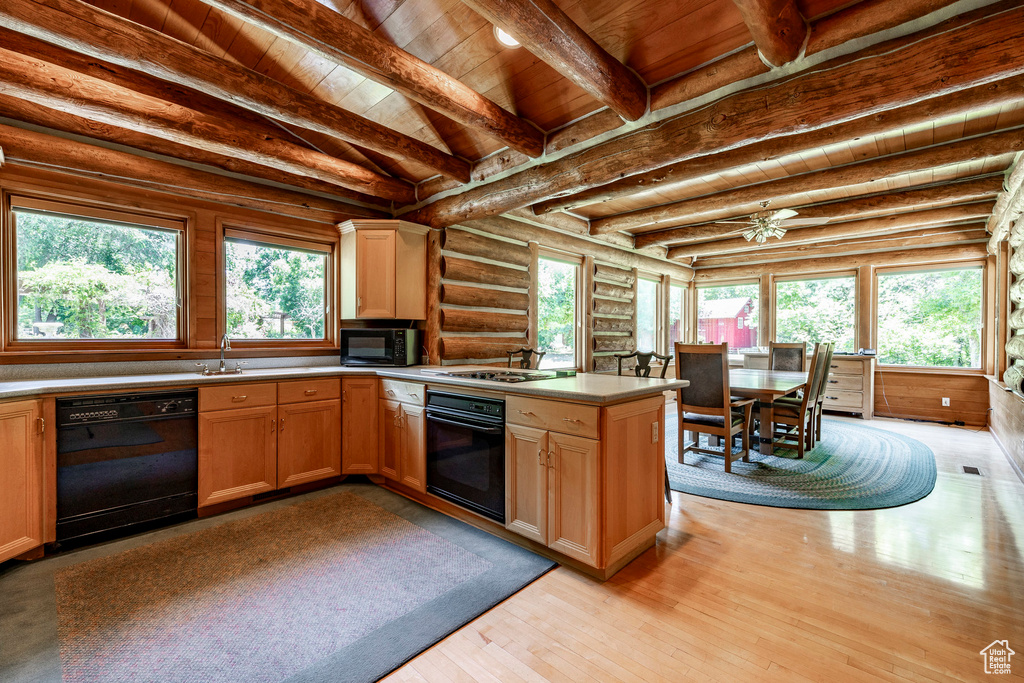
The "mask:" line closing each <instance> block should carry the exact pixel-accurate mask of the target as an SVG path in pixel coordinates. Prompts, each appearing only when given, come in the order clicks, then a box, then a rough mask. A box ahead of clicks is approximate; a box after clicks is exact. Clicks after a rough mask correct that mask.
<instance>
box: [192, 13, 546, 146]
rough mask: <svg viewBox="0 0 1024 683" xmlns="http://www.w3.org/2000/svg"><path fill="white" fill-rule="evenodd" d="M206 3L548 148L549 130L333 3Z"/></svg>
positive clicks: (515, 139) (497, 134)
mask: <svg viewBox="0 0 1024 683" xmlns="http://www.w3.org/2000/svg"><path fill="white" fill-rule="evenodd" d="M202 2H204V3H206V4H207V5H210V6H212V7H216V8H217V9H220V10H222V11H224V12H227V13H228V14H231V15H233V16H235V17H237V18H239V19H241V20H242V21H245V22H247V23H250V24H252V25H254V26H258V27H259V28H261V29H263V30H264V31H267V32H269V33H272V34H273V35H276V36H278V37H280V38H283V39H284V40H288V41H290V42H292V43H295V44H296V45H299V46H300V47H302V48H305V49H306V50H308V51H309V52H312V53H313V54H316V55H319V56H320V57H323V58H324V59H326V60H328V61H331V62H333V63H335V64H340V65H342V66H345V67H347V68H349V69H352V70H353V71H355V72H356V73H358V74H360V75H362V76H364V77H366V78H369V79H370V80H373V81H376V82H378V83H381V84H383V85H386V86H387V87H389V88H391V89H393V90H396V91H398V92H400V93H402V94H403V95H405V96H406V97H408V98H410V99H412V100H414V101H416V102H419V103H420V104H422V105H424V106H426V107H430V108H431V109H433V110H435V111H438V112H440V113H442V114H444V115H445V116H447V117H449V118H451V119H452V120H453V121H457V122H458V123H461V124H463V125H464V126H469V127H471V128H476V129H478V130H480V131H482V132H483V133H485V134H487V135H490V136H491V137H493V138H496V139H498V140H500V141H501V142H503V143H505V144H506V145H508V146H509V147H511V148H512V149H514V150H517V151H519V152H522V153H523V154H526V155H527V156H531V157H539V156H540V155H541V154H543V152H544V133H543V132H541V131H540V130H539V129H537V128H536V127H535V126H534V125H533V124H531V123H530V122H528V121H526V120H525V119H521V118H519V117H518V116H516V115H514V114H511V113H509V112H508V111H506V110H505V109H503V108H501V107H500V106H498V105H497V104H495V103H494V102H492V101H491V100H489V99H487V98H486V97H484V96H483V95H481V94H479V93H477V92H476V91H475V90H473V89H472V88H470V87H469V86H467V85H465V84H463V83H462V82H461V81H459V80H458V79H456V78H453V77H452V76H449V75H448V74H446V73H445V72H443V71H441V70H440V69H438V68H436V67H434V66H432V65H430V64H428V63H427V62H425V61H423V60H422V59H419V58H418V57H415V56H413V55H411V54H409V53H408V52H406V51H405V50H403V49H401V48H399V47H396V46H394V45H392V44H391V43H388V42H386V41H384V40H382V39H380V38H378V37H377V36H376V35H375V34H374V33H373V32H372V31H370V30H368V29H366V28H363V27H362V26H360V25H359V24H357V23H355V22H354V21H352V20H351V19H348V18H346V17H344V16H342V15H341V14H339V13H338V12H336V11H334V10H333V9H331V8H329V7H325V6H324V5H320V4H318V3H315V2H312V3H311V2H301V3H300V2H296V0H202Z"/></svg>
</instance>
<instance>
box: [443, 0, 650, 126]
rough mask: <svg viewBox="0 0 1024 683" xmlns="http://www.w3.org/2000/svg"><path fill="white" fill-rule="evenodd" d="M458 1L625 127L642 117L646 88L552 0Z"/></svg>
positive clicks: (644, 107)
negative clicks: (609, 111) (618, 118)
mask: <svg viewBox="0 0 1024 683" xmlns="http://www.w3.org/2000/svg"><path fill="white" fill-rule="evenodd" d="M462 1H463V2H464V3H465V4H466V5H468V6H469V7H471V8H473V10H474V11H476V12H477V13H478V14H479V15H480V16H482V17H483V18H484V19H486V20H487V21H489V22H491V23H492V24H494V25H495V26H498V27H501V28H502V29H504V30H506V31H508V32H509V33H510V34H512V35H513V36H514V37H515V38H516V40H518V41H519V42H520V43H521V44H522V45H523V47H525V48H526V49H527V50H529V51H530V52H532V53H533V54H535V55H537V56H538V57H540V58H541V59H542V60H544V61H545V62H547V63H548V64H549V65H550V66H551V67H552V68H553V69H554V70H555V71H557V72H558V73H560V74H562V75H563V76H565V77H566V78H568V79H569V80H571V81H572V82H573V83H575V84H576V85H578V86H579V87H581V88H583V90H585V91H586V92H588V93H590V95H592V96H593V97H594V99H596V100H597V101H599V102H603V103H604V104H606V105H607V106H608V107H609V108H611V109H612V110H613V111H614V112H615V113H617V114H618V115H619V116H621V117H622V118H624V119H626V120H627V121H636V120H637V119H638V118H640V117H641V116H643V115H644V112H646V111H647V85H646V84H645V83H644V82H643V81H642V80H641V79H640V77H639V76H637V75H636V73H634V72H633V71H630V70H629V69H628V68H626V67H625V66H624V65H623V64H622V62H620V61H619V60H617V59H615V57H612V56H611V55H610V54H608V52H607V51H606V50H605V49H604V48H603V47H601V46H600V45H598V44H597V41H595V40H594V39H593V38H591V37H590V36H589V35H587V33H586V32H585V31H584V30H583V29H581V28H580V27H579V26H577V25H576V23H575V22H574V21H573V20H572V19H570V18H569V17H568V15H566V13H565V12H563V11H562V10H561V8H559V7H558V5H556V4H555V3H554V2H552V0H531V1H530V2H520V1H518V0H462Z"/></svg>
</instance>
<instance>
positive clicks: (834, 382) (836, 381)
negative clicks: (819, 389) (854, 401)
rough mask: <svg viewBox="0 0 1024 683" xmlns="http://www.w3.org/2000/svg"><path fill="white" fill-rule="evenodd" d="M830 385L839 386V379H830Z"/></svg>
mask: <svg viewBox="0 0 1024 683" xmlns="http://www.w3.org/2000/svg"><path fill="white" fill-rule="evenodd" d="M828 383H829V384H839V380H837V379H830V380H829V381H828Z"/></svg>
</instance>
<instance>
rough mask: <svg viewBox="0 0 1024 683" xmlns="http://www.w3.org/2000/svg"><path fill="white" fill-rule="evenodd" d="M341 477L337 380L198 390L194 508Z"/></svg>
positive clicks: (242, 385) (338, 382)
mask: <svg viewBox="0 0 1024 683" xmlns="http://www.w3.org/2000/svg"><path fill="white" fill-rule="evenodd" d="M340 474H341V382H340V380H338V379H333V378H331V379H318V380H304V381H301V382H280V383H272V382H268V383H260V384H232V385H228V386H217V387H201V388H200V389H199V507H205V506H208V505H215V504H217V503H223V502H226V501H229V500H235V499H238V498H244V497H247V496H252V495H255V494H258V493H264V492H267V491H274V490H277V489H280V488H286V487H289V486H295V485H298V484H305V483H309V482H312V481H318V480H320V479H326V478H328V477H334V476H338V475H340Z"/></svg>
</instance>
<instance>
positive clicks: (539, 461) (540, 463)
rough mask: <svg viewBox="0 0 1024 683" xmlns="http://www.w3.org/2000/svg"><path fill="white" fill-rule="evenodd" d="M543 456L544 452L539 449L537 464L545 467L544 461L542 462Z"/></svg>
mask: <svg viewBox="0 0 1024 683" xmlns="http://www.w3.org/2000/svg"><path fill="white" fill-rule="evenodd" d="M542 454H543V451H542V450H540V449H537V464H538V465H541V466H543V465H544V461H543V460H541V455H542Z"/></svg>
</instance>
